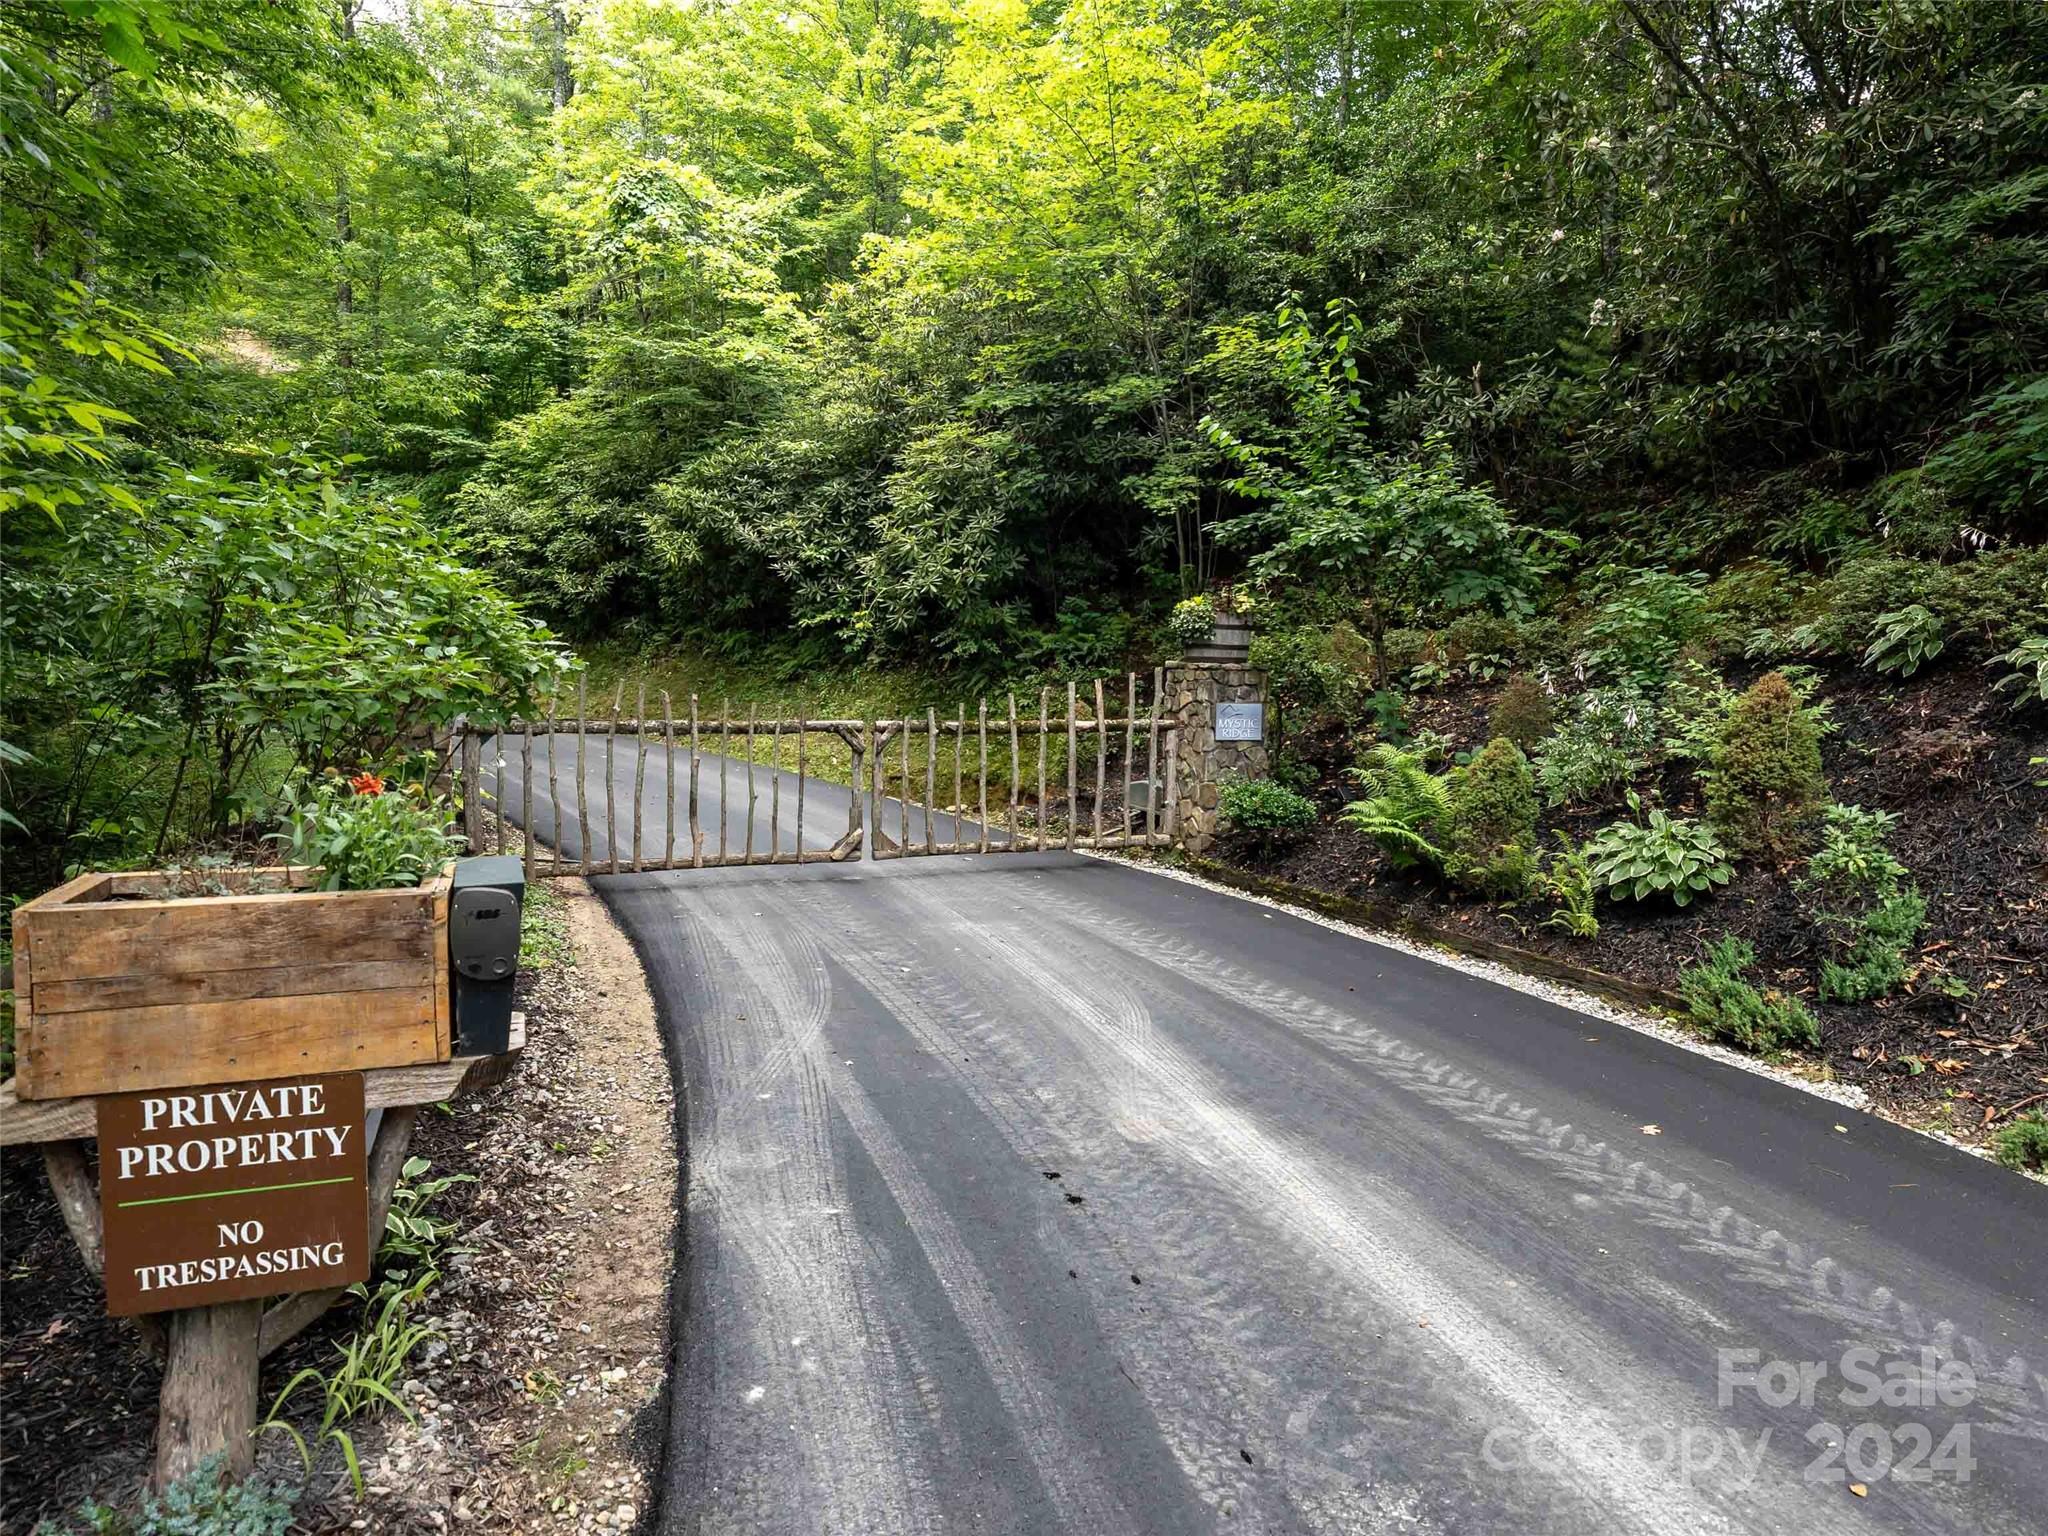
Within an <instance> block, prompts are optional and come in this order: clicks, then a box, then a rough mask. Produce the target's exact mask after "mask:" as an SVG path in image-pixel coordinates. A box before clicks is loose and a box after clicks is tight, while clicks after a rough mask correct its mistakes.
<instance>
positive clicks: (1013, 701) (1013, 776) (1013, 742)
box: [1009, 688, 1024, 848]
mask: <svg viewBox="0 0 2048 1536" xmlns="http://www.w3.org/2000/svg"><path fill="white" fill-rule="evenodd" d="M1023 771H1024V764H1023V761H1022V759H1021V758H1019V757H1018V755H1017V692H1016V690H1015V689H1014V688H1013V689H1011V690H1010V816H1009V825H1010V846H1011V847H1012V848H1014V847H1016V846H1017V796H1018V794H1019V792H1020V791H1021V789H1022V785H1021V783H1020V782H1019V778H1020V775H1021V774H1022V773H1023Z"/></svg>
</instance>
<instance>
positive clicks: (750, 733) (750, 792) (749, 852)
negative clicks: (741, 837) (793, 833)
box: [741, 704, 756, 863]
mask: <svg viewBox="0 0 2048 1536" xmlns="http://www.w3.org/2000/svg"><path fill="white" fill-rule="evenodd" d="M755 711H756V706H754V705H752V704H749V705H748V706H747V840H746V847H745V849H744V850H743V851H742V853H741V857H742V858H743V859H745V860H746V861H747V862H748V863H752V862H753V859H754V799H755V793H754V719H755Z"/></svg>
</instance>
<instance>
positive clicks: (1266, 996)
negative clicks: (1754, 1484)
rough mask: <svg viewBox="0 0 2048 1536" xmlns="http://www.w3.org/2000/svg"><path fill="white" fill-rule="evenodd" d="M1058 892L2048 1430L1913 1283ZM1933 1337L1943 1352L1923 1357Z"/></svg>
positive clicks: (1990, 1404)
mask: <svg viewBox="0 0 2048 1536" xmlns="http://www.w3.org/2000/svg"><path fill="white" fill-rule="evenodd" d="M1047 900H1048V902H1049V903H1050V904H1051V905H1053V906H1055V907H1060V908H1065V909H1067V910H1068V912H1069V914H1070V920H1069V924H1068V932H1069V933H1070V934H1072V935H1075V936H1084V935H1085V936H1089V937H1095V938H1101V937H1105V936H1114V937H1115V938H1116V940H1117V941H1118V947H1119V948H1122V949H1125V950H1127V951H1129V952H1130V953H1131V954H1133V955H1136V956H1138V957H1141V958H1143V959H1147V960H1150V961H1151V962H1152V963H1154V964H1155V965H1158V966H1160V967H1162V968H1163V969H1165V970H1168V971H1169V972H1171V973H1173V974H1175V975H1178V976H1183V977H1187V978H1190V979H1193V980H1197V981H1199V982H1200V983H1201V984H1202V985H1203V986H1205V987H1207V988H1209V989H1210V990H1212V991H1215V992H1217V993H1219V994H1220V995H1222V996H1224V997H1227V998H1229V999H1231V1000H1233V1001H1235V1002H1237V1003H1239V1004H1240V1005H1242V1006H1244V1007H1247V1008H1251V1009H1254V1010H1256V1011H1259V1012H1262V1013H1264V1014H1266V1015H1267V1016H1268V1017H1270V1018H1273V1019H1275V1020H1277V1021H1280V1022H1283V1023H1286V1024H1288V1025H1290V1026H1291V1027H1294V1028H1296V1029H1298V1030H1300V1031H1301V1032H1302V1033H1303V1034H1304V1035H1306V1036H1308V1037H1309V1038H1312V1039H1315V1040H1316V1041H1318V1042H1319V1043H1321V1044H1324V1045H1326V1046H1328V1047H1329V1048H1330V1049H1332V1050H1335V1051H1337V1052H1338V1053H1339V1054H1341V1055H1343V1056H1344V1057H1345V1058H1346V1059H1348V1060H1351V1061H1354V1062H1356V1063H1358V1064H1359V1065H1361V1066H1364V1067H1366V1068H1367V1069H1369V1070H1371V1071H1373V1072H1375V1073H1377V1074H1379V1075H1381V1076H1384V1077H1386V1078H1387V1079H1389V1080H1391V1081H1393V1082H1395V1083H1396V1084H1398V1085H1399V1086H1400V1087H1402V1088H1403V1089H1404V1090H1406V1091H1407V1092H1409V1093H1411V1094H1413V1095H1415V1096H1416V1097H1418V1098H1420V1099H1422V1100H1424V1101H1425V1102H1427V1103H1430V1104H1432V1105H1433V1106H1435V1107H1436V1108H1438V1109H1441V1110H1443V1111H1445V1112H1446V1113H1448V1114H1450V1115H1451V1116H1452V1117H1454V1118H1455V1119H1458V1120H1460V1121H1462V1122H1463V1123H1465V1124H1469V1125H1471V1126H1473V1127H1474V1128H1476V1129H1478V1130H1479V1131H1480V1132H1481V1133H1482V1134H1484V1135H1486V1136H1487V1137H1489V1138H1490V1139H1493V1140H1496V1141H1499V1142H1502V1143H1505V1144H1506V1145H1508V1146H1510V1147H1512V1148H1514V1149H1515V1150H1516V1151H1517V1152H1518V1153H1520V1154H1521V1155H1522V1156H1524V1157H1526V1158H1528V1159H1530V1160H1531V1161H1534V1162H1537V1163H1540V1164H1542V1165H1543V1166H1545V1167H1547V1168H1548V1169H1549V1170H1550V1171H1551V1172H1552V1173H1553V1174H1554V1175H1555V1176H1556V1177H1559V1178H1562V1179H1566V1180H1568V1181H1570V1182H1572V1183H1575V1184H1578V1185H1582V1186H1586V1187H1593V1188H1598V1189H1600V1190H1601V1191H1602V1192H1603V1193H1604V1194H1606V1195H1607V1196H1608V1197H1610V1198H1611V1199H1613V1200H1614V1201H1615V1203H1616V1204H1618V1205H1620V1206H1622V1207H1623V1208H1625V1209H1627V1210H1629V1211H1631V1212H1632V1213H1633V1214H1634V1215H1635V1216H1636V1218H1637V1219H1638V1220H1639V1221H1640V1222H1642V1223H1643V1224H1644V1225H1647V1226H1651V1227H1654V1228H1657V1229H1660V1230H1663V1231H1667V1232H1671V1233H1674V1234H1676V1235H1678V1236H1679V1237H1680V1238H1681V1239H1682V1242H1683V1246H1685V1247H1686V1248H1688V1249H1690V1250H1692V1251H1697V1252H1700V1253H1705V1254H1711V1255H1713V1256H1715V1257H1717V1258H1720V1259H1721V1260H1723V1261H1724V1262H1725V1263H1726V1264H1728V1265H1729V1266H1730V1272H1731V1274H1732V1275H1733V1276H1734V1277H1736V1278H1739V1279H1741V1280H1743V1281H1744V1282H1746V1283H1748V1284H1752V1285H1755V1286H1758V1287H1760V1288H1765V1289H1769V1290H1772V1291H1774V1292H1777V1293H1779V1294H1780V1295H1782V1296H1783V1297H1784V1298H1785V1299H1786V1300H1787V1301H1788V1303H1789V1304H1791V1305H1792V1306H1794V1307H1795V1308H1796V1309H1797V1310H1799V1311H1800V1312H1803V1313H1806V1314H1808V1315H1811V1316H1814V1317H1816V1318H1823V1319H1826V1320H1828V1321H1831V1322H1833V1323H1834V1324H1836V1325H1837V1326H1838V1327H1841V1328H1844V1329H1846V1330H1849V1331H1848V1332H1846V1333H1845V1334H1844V1335H1843V1336H1842V1337H1841V1339H1840V1340H1839V1341H1838V1342H1840V1343H1842V1344H1843V1345H1844V1346H1856V1345H1860V1346H1864V1347H1869V1348H1875V1349H1878V1350H1880V1351H1881V1353H1882V1354H1883V1355H1884V1356H1886V1357H1887V1358H1886V1361H1885V1362H1883V1363H1886V1364H1891V1365H1896V1366H1897V1368H1898V1369H1899V1370H1900V1371H1901V1372H1903V1373H1907V1379H1912V1380H1915V1381H1921V1382H1925V1383H1926V1384H1927V1385H1928V1386H1929V1387H1930V1388H1931V1386H1932V1376H1933V1373H1934V1372H1935V1371H1938V1370H1939V1369H1940V1367H1941V1366H1942V1365H1945V1364H1949V1363H1951V1362H1960V1363H1962V1364H1964V1365H1967V1366H1968V1367H1969V1368H1970V1370H1971V1372H1972V1373H1973V1375H1974V1376H1975V1378H1976V1381H1977V1383H1978V1394H1977V1398H1976V1401H1974V1402H1973V1403H1972V1404H1971V1405H1970V1406H1971V1408H1972V1410H1973V1412H1977V1411H1984V1410H1988V1411H1989V1412H1990V1414H1991V1415H1992V1417H1991V1418H1990V1420H1989V1421H1986V1422H1980V1423H1979V1427H1980V1428H1983V1429H1985V1430H1988V1431H1990V1432H1992V1433H1998V1434H2006V1435H2011V1436H2015V1437H2018V1438H2023V1439H2028V1440H2034V1441H2043V1442H2048V1376H2044V1375H2042V1374H2041V1373H2040V1372H2039V1371H2037V1370H2036V1369H2035V1368H2034V1367H2033V1366H2032V1365H2031V1364H2030V1363H2029V1362H2028V1361H2027V1360H2025V1359H2024V1358H2022V1357H2021V1356H2019V1355H2010V1356H2008V1357H2007V1358H2006V1359H2004V1360H1999V1359H1997V1358H1995V1357H1994V1356H1993V1354H1992V1352H1991V1351H1990V1350H1989V1349H1987V1348H1986V1347H1985V1346H1984V1344H1983V1343H1982V1342H1981V1341H1980V1340H1978V1339H1976V1338H1974V1337H1972V1336H1970V1335H1969V1334H1967V1333H1965V1332H1963V1331H1962V1330H1961V1329H1960V1328H1959V1327H1958V1326H1957V1325H1956V1324H1955V1323H1954V1322H1952V1321H1950V1320H1948V1319H1945V1318H1940V1317H1935V1316H1930V1315H1929V1313H1928V1311H1927V1310H1926V1309H1925V1308H1923V1307H1921V1306H1918V1305H1916V1304H1915V1303H1913V1302H1911V1301H1908V1300H1907V1299H1905V1298H1904V1297H1902V1296H1900V1295H1899V1294H1898V1293H1897V1292H1895V1291H1894V1290H1893V1289H1892V1288H1891V1287H1889V1286H1886V1285H1883V1284H1881V1283H1879V1282H1877V1281H1876V1280H1874V1279H1872V1278H1870V1277H1866V1276H1863V1275H1860V1274H1858V1273H1856V1272H1854V1271H1852V1270H1850V1269H1848V1268H1847V1267H1845V1266H1843V1265H1841V1264H1839V1263H1837V1262H1836V1261H1835V1260H1834V1259H1832V1258H1830V1257H1829V1256H1827V1255H1826V1254H1823V1253H1820V1252H1818V1251H1816V1250H1815V1249H1814V1248H1813V1247H1812V1246H1811V1245H1810V1244H1809V1243H1805V1242H1802V1241H1800V1240H1798V1239H1797V1238H1795V1237H1792V1236H1788V1235H1787V1234H1786V1233H1784V1232H1782V1231H1780V1230H1779V1229H1777V1228H1775V1227H1769V1226H1765V1225H1764V1224H1762V1223H1760V1222H1757V1221H1755V1220H1753V1219H1751V1218H1750V1217H1748V1216H1746V1215H1743V1214H1742V1213H1741V1212H1739V1211H1737V1210H1736V1209H1735V1208H1734V1207H1733V1206H1732V1205H1729V1204H1726V1203H1720V1202H1715V1201H1713V1200H1710V1199H1709V1197H1708V1196H1707V1195H1706V1194H1705V1193H1703V1192H1701V1191H1700V1190H1697V1189H1695V1188H1694V1187H1693V1186H1692V1185H1691V1183H1689V1182H1688V1181H1684V1180H1678V1179H1673V1178H1671V1177H1669V1176H1668V1175H1666V1174H1664V1173H1662V1172H1661V1171H1659V1170H1658V1169H1657V1168H1656V1167H1655V1166H1654V1165H1653V1164H1652V1163H1651V1162H1650V1160H1649V1159H1647V1158H1642V1157H1636V1156H1632V1155H1629V1154H1627V1153H1624V1152H1622V1151H1620V1150H1618V1149H1615V1148H1612V1147H1610V1146H1609V1145H1608V1144H1607V1143H1606V1142H1605V1141H1604V1140H1595V1139H1593V1138H1591V1137H1589V1136H1587V1135H1585V1134H1584V1133H1583V1132H1580V1131H1577V1130H1576V1129H1574V1127H1573V1126H1572V1125H1571V1124H1570V1123H1569V1122H1566V1121H1561V1120H1559V1119H1558V1118H1557V1117H1555V1116H1553V1115H1549V1114H1546V1113H1545V1112H1544V1111H1543V1110H1542V1108H1541V1107H1540V1106H1537V1105H1532V1104H1528V1103H1526V1102H1524V1101H1523V1100H1522V1099H1521V1098H1520V1097H1519V1096H1517V1095H1515V1094H1514V1093H1512V1092H1511V1091H1509V1090H1506V1089H1502V1088H1500V1087H1498V1086H1497V1085H1494V1084H1491V1083H1489V1082H1487V1081H1486V1080H1485V1079H1483V1078H1482V1077H1480V1076H1479V1075H1478V1074H1476V1073H1473V1072H1470V1071H1468V1070H1465V1069H1464V1068H1462V1067H1460V1066H1458V1065H1457V1064H1456V1063H1455V1062H1453V1061H1451V1060H1449V1059H1448V1058H1446V1057H1443V1056H1441V1055H1439V1054H1436V1053H1433V1052H1429V1051H1425V1050H1423V1049H1421V1048H1419V1047H1416V1046H1414V1045H1411V1044H1409V1043H1408V1042H1407V1041H1406V1040H1404V1039H1402V1038H1401V1037H1399V1036H1397V1035H1395V1034H1392V1033H1390V1032H1389V1031H1387V1030H1385V1029H1383V1028H1381V1027H1380V1026H1379V1025H1377V1024H1375V1023H1372V1022H1370V1021H1369V1020H1367V1019H1365V1018H1363V1017H1361V1016H1359V1014H1357V1013H1355V1012H1352V1011H1349V1010H1346V1009H1341V1008H1337V1007H1334V1006H1332V1005H1330V1004H1328V1003H1325V1002H1323V1001H1321V1000H1320V999H1317V998H1314V997H1311V996H1309V995H1308V994H1306V993H1302V992H1299V991H1296V990H1295V989H1293V988H1291V987H1288V986H1285V985H1284V984H1282V983H1279V982H1274V981H1271V980H1269V979H1267V978H1266V977H1263V976H1260V975H1258V974H1257V973H1255V972H1253V971H1251V970H1250V969H1249V968H1247V967H1245V966H1242V965H1239V964H1236V963H1235V962H1232V961H1229V960H1226V959H1224V958H1222V957H1220V956H1218V955H1215V954H1213V953H1212V952H1210V951H1208V950H1206V949H1203V948H1202V947H1201V946H1199V945H1196V944H1193V943H1191V942H1189V941H1187V940H1185V939H1182V938H1179V937H1177V936H1175V935H1173V934H1170V933H1167V932H1164V931H1162V930H1159V929H1156V928H1152V927H1150V926H1148V925H1145V924H1142V923H1138V922H1136V921H1134V920H1132V919H1130V918H1128V917H1126V916H1124V915H1122V914H1121V913H1118V912H1115V911H1113V910H1110V909H1108V908H1105V907H1103V906H1102V905H1100V904H1099V903H1097V902H1094V901H1091V900H1089V899H1088V898H1086V897H1083V896H1076V895H1074V894H1072V893H1070V892H1067V891H1064V890H1060V891H1049V892H1048V893H1047ZM1922 1349H1926V1350H1929V1351H1931V1352H1932V1353H1931V1355H1929V1356H1928V1357H1926V1358H1925V1359H1923V1357H1922V1356H1921V1354H1920V1351H1921V1350H1922Z"/></svg>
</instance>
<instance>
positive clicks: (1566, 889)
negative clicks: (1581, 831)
mask: <svg viewBox="0 0 2048 1536" xmlns="http://www.w3.org/2000/svg"><path fill="white" fill-rule="evenodd" d="M1557 844H1558V846H1557V852H1555V853H1553V854H1552V855H1551V856H1550V863H1549V864H1548V865H1547V866H1545V868H1544V871H1543V889H1544V892H1545V893H1546V894H1547V895H1548V896H1549V897H1550V899H1551V901H1553V902H1554V903H1556V905H1555V907H1554V908H1553V910H1552V911H1551V914H1550V916H1548V917H1546V918H1545V919H1544V920H1543V926H1544V927H1546V928H1556V929H1559V930H1561V931H1562V932H1563V933H1565V934H1566V935H1567V936H1568V937H1570V938H1574V939H1590V938H1593V937H1595V936H1596V935H1597V934H1598V933H1599V932H1600V919H1599V918H1598V917H1597V916H1595V915H1594V912H1593V898H1594V894H1595V892H1596V890H1597V887H1596V885H1595V883H1594V879H1593V866H1592V864H1591V863H1590V862H1589V861H1588V860H1587V858H1586V852H1585V850H1584V849H1583V848H1580V847H1578V846H1576V845H1575V844H1574V843H1573V842H1572V840H1571V839H1570V838H1569V837H1566V836H1565V835H1564V834H1563V833H1562V832H1560V833H1558V834H1557Z"/></svg>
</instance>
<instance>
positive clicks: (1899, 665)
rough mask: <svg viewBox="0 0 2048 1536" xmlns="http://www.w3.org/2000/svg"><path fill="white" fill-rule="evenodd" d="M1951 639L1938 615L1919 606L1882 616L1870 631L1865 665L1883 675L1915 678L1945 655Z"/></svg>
mask: <svg viewBox="0 0 2048 1536" xmlns="http://www.w3.org/2000/svg"><path fill="white" fill-rule="evenodd" d="M1947 640H1948V637H1947V635H1946V634H1945V633H1944V632H1943V625H1942V621H1941V618H1940V616H1939V615H1938V614H1936V613H1934V612H1933V611H1932V610H1931V609H1929V608H1927V607H1925V606H1923V605H1922V604H1919V603H1908V604H1906V606H1905V607H1903V608H1894V609H1892V610H1891V612H1889V613H1880V614H1879V615H1878V616H1877V623H1876V624H1875V625H1874V626H1872V628H1871V632H1870V648H1869V649H1868V650H1866V651H1865V652H1864V653H1863V664H1864V665H1865V666H1867V667H1875V668H1877V670H1878V671H1880V672H1896V673H1898V674H1899V676H1901V677H1911V676H1912V675H1913V674H1914V673H1915V672H1918V671H1919V670H1920V669H1921V668H1922V667H1924V666H1925V665H1926V664H1927V663H1928V662H1930V661H1932V660H1934V658H1935V657H1937V656H1939V655H1940V654H1941V648H1942V646H1943V645H1944V644H1946V643H1947Z"/></svg>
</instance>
